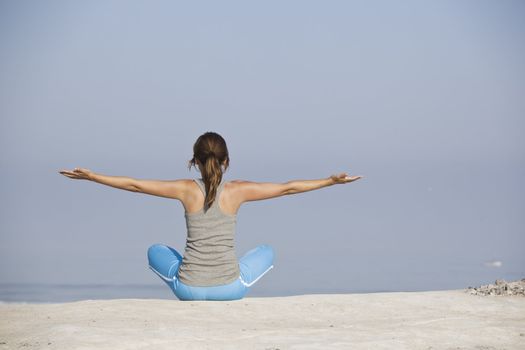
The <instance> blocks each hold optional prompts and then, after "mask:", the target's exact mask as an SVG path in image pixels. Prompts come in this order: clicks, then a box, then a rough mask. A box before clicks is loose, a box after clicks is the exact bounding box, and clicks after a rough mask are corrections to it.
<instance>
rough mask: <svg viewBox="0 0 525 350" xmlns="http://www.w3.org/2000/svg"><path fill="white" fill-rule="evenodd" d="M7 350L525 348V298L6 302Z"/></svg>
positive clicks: (446, 294) (461, 294)
mask: <svg viewBox="0 0 525 350" xmlns="http://www.w3.org/2000/svg"><path fill="white" fill-rule="evenodd" d="M0 313H1V315H2V318H1V320H0V349H98V350H102V349H114V350H118V349H150V348H151V349H153V348H154V349H265V350H276V349H281V350H283V349H477V350H480V349H525V297H523V296H520V295H476V294H473V293H472V292H469V290H468V289H458V290H444V291H428V292H392V293H363V294H309V295H296V296H287V297H266V298H251V297H246V298H244V299H241V300H234V301H179V300H177V299H175V298H174V299H173V300H158V299H113V300H85V301H78V302H70V303H55V304H23V303H5V304H0Z"/></svg>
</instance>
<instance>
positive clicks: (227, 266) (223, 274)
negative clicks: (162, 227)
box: [179, 179, 240, 286]
mask: <svg viewBox="0 0 525 350" xmlns="http://www.w3.org/2000/svg"><path fill="white" fill-rule="evenodd" d="M194 183H195V184H196V185H197V187H198V191H199V192H200V196H199V193H192V194H194V197H195V198H194V200H193V201H188V203H187V206H188V208H189V207H195V206H196V203H199V202H200V203H202V207H201V208H200V209H199V210H198V211H189V212H186V213H185V215H184V216H185V219H186V228H187V230H188V237H187V241H186V248H185V252H184V258H183V261H182V264H181V266H180V268H179V279H180V281H182V282H183V283H185V284H187V285H191V286H213V285H220V284H227V283H230V282H232V281H235V279H237V278H238V277H239V274H240V270H239V265H238V259H237V256H236V254H235V227H236V223H237V217H236V215H235V214H228V213H226V212H224V211H223V209H222V207H221V205H220V202H221V199H223V198H222V197H223V196H222V195H223V194H224V191H223V189H224V185H225V180H224V179H222V181H221V182H220V184H219V186H218V187H217V195H216V199H215V201H214V202H213V203H212V205H211V207H210V208H209V209H208V210H206V211H205V210H204V204H203V203H204V197H205V194H206V190H205V185H204V181H203V179H195V180H194ZM191 192H192V191H190V193H191ZM192 202H193V203H192Z"/></svg>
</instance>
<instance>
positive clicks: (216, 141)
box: [188, 131, 230, 211]
mask: <svg viewBox="0 0 525 350" xmlns="http://www.w3.org/2000/svg"><path fill="white" fill-rule="evenodd" d="M196 159H198V160H199V162H200V163H201V164H202V179H203V180H204V185H205V188H206V198H205V199H204V211H207V210H208V209H209V208H210V207H211V205H212V204H213V201H214V200H215V196H216V195H217V188H218V187H219V184H220V183H221V180H222V174H223V171H222V169H221V164H222V163H223V162H224V161H226V163H225V166H224V171H226V169H228V166H229V165H230V157H229V154H228V147H226V141H224V139H223V138H222V136H221V135H219V134H217V133H215V132H212V131H208V132H205V133H204V134H202V135H201V136H199V138H198V139H197V141H195V144H194V145H193V158H192V159H191V160H190V161H189V163H188V169H189V170H191V166H192V165H193V166H195V163H196Z"/></svg>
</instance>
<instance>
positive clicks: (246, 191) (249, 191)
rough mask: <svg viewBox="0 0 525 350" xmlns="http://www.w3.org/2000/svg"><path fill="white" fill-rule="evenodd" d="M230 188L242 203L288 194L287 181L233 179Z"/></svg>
mask: <svg viewBox="0 0 525 350" xmlns="http://www.w3.org/2000/svg"><path fill="white" fill-rule="evenodd" d="M227 186H228V189H229V191H230V192H231V193H232V195H233V196H234V197H236V198H237V200H238V201H239V202H240V203H243V202H249V201H256V200H263V199H270V198H275V197H280V196H283V195H285V194H287V192H288V189H289V185H288V184H287V183H274V182H255V181H248V180H239V179H236V180H231V181H230V182H229V183H228V184H227Z"/></svg>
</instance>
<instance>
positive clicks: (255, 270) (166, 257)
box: [148, 244, 274, 300]
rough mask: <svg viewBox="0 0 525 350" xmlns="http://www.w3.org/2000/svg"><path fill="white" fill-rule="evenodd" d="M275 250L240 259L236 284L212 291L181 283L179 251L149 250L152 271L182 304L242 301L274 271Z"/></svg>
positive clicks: (263, 248) (265, 247)
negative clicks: (256, 283) (266, 275)
mask: <svg viewBox="0 0 525 350" xmlns="http://www.w3.org/2000/svg"><path fill="white" fill-rule="evenodd" d="M273 257H274V251H273V248H272V247H271V246H269V245H267V244H261V245H259V246H257V247H255V248H253V249H252V250H249V251H248V252H246V254H244V256H243V257H242V258H240V259H239V270H240V276H239V278H238V279H236V280H235V281H233V282H231V283H228V284H222V285H217V286H210V287H196V286H190V285H187V284H184V283H182V282H181V281H180V280H179V279H178V271H179V266H180V264H181V263H182V256H181V255H180V254H179V252H177V251H176V250H175V249H173V248H171V247H169V246H167V245H163V244H154V245H152V246H151V247H149V249H148V261H149V267H150V268H151V269H152V270H153V272H155V273H156V274H157V275H158V276H159V277H160V278H162V280H163V281H164V282H166V284H167V285H168V286H169V287H170V288H171V290H172V291H173V293H174V294H175V295H176V296H177V298H179V299H180V300H237V299H242V298H243V297H244V296H245V295H246V293H247V292H248V289H249V287H251V286H252V285H253V284H254V283H255V282H257V281H258V280H259V278H261V277H262V276H263V275H264V274H265V273H266V272H268V271H270V269H271V268H273Z"/></svg>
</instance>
